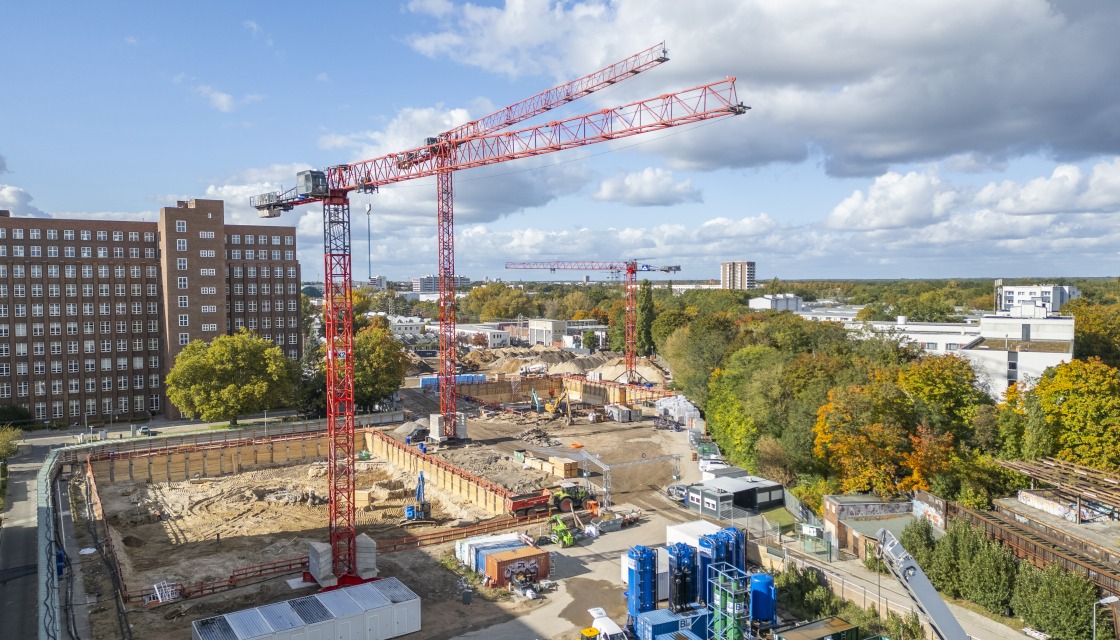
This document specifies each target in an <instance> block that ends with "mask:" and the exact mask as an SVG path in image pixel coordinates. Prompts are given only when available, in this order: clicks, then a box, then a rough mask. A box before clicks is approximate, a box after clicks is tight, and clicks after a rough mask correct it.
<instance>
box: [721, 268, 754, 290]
mask: <svg viewBox="0 0 1120 640" xmlns="http://www.w3.org/2000/svg"><path fill="white" fill-rule="evenodd" d="M719 287H720V288H721V289H754V287H755V283H754V263H753V262H724V263H723V264H721V265H720V270H719Z"/></svg>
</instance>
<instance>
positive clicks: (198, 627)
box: [191, 616, 238, 640]
mask: <svg viewBox="0 0 1120 640" xmlns="http://www.w3.org/2000/svg"><path fill="white" fill-rule="evenodd" d="M191 626H192V627H194V630H195V632H196V633H197V634H198V637H199V638H202V640H238V638H237V633H235V632H234V630H233V627H231V626H229V623H228V622H226V617H225V616H214V617H213V618H204V619H202V620H195V621H194V622H192V623H191Z"/></svg>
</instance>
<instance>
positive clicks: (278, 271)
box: [233, 266, 297, 280]
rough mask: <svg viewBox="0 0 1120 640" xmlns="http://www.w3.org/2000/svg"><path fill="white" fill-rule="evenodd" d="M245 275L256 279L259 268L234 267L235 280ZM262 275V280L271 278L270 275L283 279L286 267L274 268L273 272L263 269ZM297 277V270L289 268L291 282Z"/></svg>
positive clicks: (261, 270)
mask: <svg viewBox="0 0 1120 640" xmlns="http://www.w3.org/2000/svg"><path fill="white" fill-rule="evenodd" d="M243 274H244V275H245V276H247V277H249V278H256V277H257V268H256V267H245V268H244V269H242V267H240V266H235V267H233V277H234V278H240V277H242V275H243ZM260 274H261V277H262V278H267V277H269V275H270V274H271V275H272V276H275V277H277V278H283V277H284V267H273V268H272V269H271V271H270V270H269V268H268V267H261V269H260ZM296 276H297V274H296V268H295V267H288V279H289V280H295V279H296Z"/></svg>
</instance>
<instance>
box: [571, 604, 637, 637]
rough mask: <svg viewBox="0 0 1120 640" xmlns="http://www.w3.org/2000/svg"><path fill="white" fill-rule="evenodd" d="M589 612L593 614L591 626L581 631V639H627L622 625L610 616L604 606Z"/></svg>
mask: <svg viewBox="0 0 1120 640" xmlns="http://www.w3.org/2000/svg"><path fill="white" fill-rule="evenodd" d="M587 612H588V613H590V614H591V627H590V628H588V629H584V630H583V631H582V632H580V635H581V636H582V638H581V640H626V634H625V633H624V632H623V631H622V627H620V626H618V624H617V623H615V621H614V620H611V619H610V618H608V617H607V612H606V611H605V610H604V609H603V608H601V607H595V608H594V609H588V610H587Z"/></svg>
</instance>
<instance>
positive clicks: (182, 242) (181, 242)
mask: <svg viewBox="0 0 1120 640" xmlns="http://www.w3.org/2000/svg"><path fill="white" fill-rule="evenodd" d="M175 250H176V251H186V250H187V240H186V238H179V239H178V240H176V241H175Z"/></svg>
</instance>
